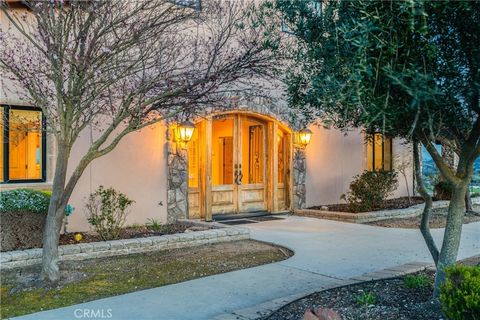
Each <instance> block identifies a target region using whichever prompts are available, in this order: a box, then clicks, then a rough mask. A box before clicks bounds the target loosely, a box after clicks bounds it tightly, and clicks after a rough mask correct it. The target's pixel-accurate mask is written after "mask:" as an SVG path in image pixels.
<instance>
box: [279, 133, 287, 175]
mask: <svg viewBox="0 0 480 320" xmlns="http://www.w3.org/2000/svg"><path fill="white" fill-rule="evenodd" d="M285 149H286V148H285V134H284V133H283V132H282V131H281V130H279V131H278V136H277V150H278V183H284V182H285V159H286V157H285Z"/></svg>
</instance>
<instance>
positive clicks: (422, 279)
mask: <svg viewBox="0 0 480 320" xmlns="http://www.w3.org/2000/svg"><path fill="white" fill-rule="evenodd" d="M403 284H404V285H405V287H407V288H411V289H418V288H424V287H428V286H429V285H430V284H431V281H430V278H429V277H428V276H427V275H426V274H424V273H420V274H409V275H407V276H406V277H405V278H404V279H403Z"/></svg>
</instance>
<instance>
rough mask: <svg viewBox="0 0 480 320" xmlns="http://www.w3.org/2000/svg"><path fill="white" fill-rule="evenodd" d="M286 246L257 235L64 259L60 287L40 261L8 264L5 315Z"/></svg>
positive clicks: (266, 256) (273, 257)
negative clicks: (44, 279)
mask: <svg viewBox="0 0 480 320" xmlns="http://www.w3.org/2000/svg"><path fill="white" fill-rule="evenodd" d="M292 254H293V253H292V252H291V251H289V250H287V249H285V248H281V247H278V246H274V245H271V244H267V243H262V242H258V241H252V240H244V241H235V242H227V243H219V244H213V245H204V246H200V247H192V248H182V249H174V250H167V251H155V252H149V253H141V254H131V255H127V256H116V257H109V258H97V259H89V260H83V261H62V262H60V270H61V280H60V283H59V285H58V286H57V287H54V288H45V287H43V286H42V283H41V282H40V281H39V280H38V274H39V272H40V269H39V268H40V267H39V266H38V265H37V266H28V267H23V268H15V269H11V270H2V272H1V277H2V288H1V300H2V317H3V318H8V317H13V316H19V315H22V314H28V313H32V312H37V311H41V310H48V309H53V308H59V307H63V306H68V305H72V304H77V303H81V302H86V301H90V300H95V299H99V298H103V297H108V296H113V295H119V294H123V293H127V292H132V291H138V290H143V289H147V288H153V287H159V286H164V285H168V284H173V283H177V282H182V281H187V280H191V279H195V278H200V277H205V276H209V275H213V274H219V273H224V272H230V271H234V270H239V269H244V268H250V267H254V266H258V265H262V264H266V263H271V262H276V261H280V260H284V259H287V258H288V257H290V256H291V255H292Z"/></svg>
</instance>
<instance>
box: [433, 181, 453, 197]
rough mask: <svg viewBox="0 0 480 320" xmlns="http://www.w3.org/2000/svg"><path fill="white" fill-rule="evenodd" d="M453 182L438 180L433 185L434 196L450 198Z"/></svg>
mask: <svg viewBox="0 0 480 320" xmlns="http://www.w3.org/2000/svg"><path fill="white" fill-rule="evenodd" d="M452 191H453V184H452V183H451V182H450V181H445V180H440V181H438V182H437V184H436V185H435V198H437V199H438V200H450V199H451V198H452Z"/></svg>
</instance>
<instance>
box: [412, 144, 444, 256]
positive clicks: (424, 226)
mask: <svg viewBox="0 0 480 320" xmlns="http://www.w3.org/2000/svg"><path fill="white" fill-rule="evenodd" d="M419 147H420V146H419V144H418V143H417V142H415V143H414V145H413V161H414V170H415V179H416V180H417V191H418V193H419V194H420V195H421V196H422V198H423V200H424V201H425V207H424V208H423V212H422V222H421V224H420V232H421V233H422V236H423V239H424V240H425V243H426V245H427V248H428V251H430V254H431V255H432V258H433V261H434V262H435V265H437V263H438V255H439V252H438V248H437V245H436V244H435V241H434V240H433V237H432V233H431V232H430V215H431V213H432V205H433V201H432V197H431V196H430V194H429V193H428V191H427V188H426V187H425V184H424V183H423V177H422V170H421V166H420V154H419V150H418V148H419Z"/></svg>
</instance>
